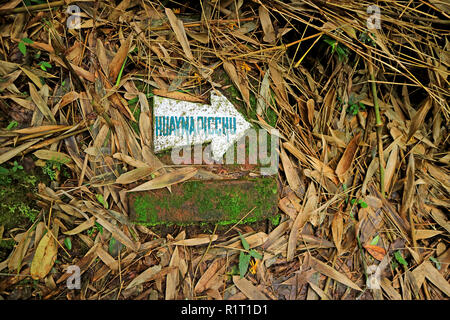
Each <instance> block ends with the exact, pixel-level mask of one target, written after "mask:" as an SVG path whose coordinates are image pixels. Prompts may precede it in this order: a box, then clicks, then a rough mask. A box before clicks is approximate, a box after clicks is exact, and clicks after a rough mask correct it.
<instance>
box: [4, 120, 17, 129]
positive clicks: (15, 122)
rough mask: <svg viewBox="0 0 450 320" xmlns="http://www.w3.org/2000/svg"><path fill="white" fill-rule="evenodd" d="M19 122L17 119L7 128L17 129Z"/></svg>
mask: <svg viewBox="0 0 450 320" xmlns="http://www.w3.org/2000/svg"><path fill="white" fill-rule="evenodd" d="M18 125H19V123H18V122H17V121H16V120H13V121H11V122H10V123H9V124H8V126H7V127H6V130H13V129H15V128H16V127H17V126H18Z"/></svg>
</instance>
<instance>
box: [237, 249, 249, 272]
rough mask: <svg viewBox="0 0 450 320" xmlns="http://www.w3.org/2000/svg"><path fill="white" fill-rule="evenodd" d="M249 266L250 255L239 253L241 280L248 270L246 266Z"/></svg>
mask: <svg viewBox="0 0 450 320" xmlns="http://www.w3.org/2000/svg"><path fill="white" fill-rule="evenodd" d="M249 264H250V255H249V254H246V253H244V252H243V251H241V253H240V254H239V274H240V275H241V278H243V277H244V276H245V274H246V273H247V270H248V265H249Z"/></svg>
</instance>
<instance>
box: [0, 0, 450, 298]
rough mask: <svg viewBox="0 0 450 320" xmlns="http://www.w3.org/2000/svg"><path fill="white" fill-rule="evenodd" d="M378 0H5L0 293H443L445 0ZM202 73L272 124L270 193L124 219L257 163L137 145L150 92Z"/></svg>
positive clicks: (149, 138) (193, 97)
mask: <svg viewBox="0 0 450 320" xmlns="http://www.w3.org/2000/svg"><path fill="white" fill-rule="evenodd" d="M378 3H379V5H380V7H377V6H373V5H372V3H371V2H368V1H361V0H349V1H338V0H336V1H334V0H333V1H321V0H294V1H290V2H288V1H268V0H261V1H226V0H212V1H207V0H205V1H195V2H186V3H185V4H182V3H179V2H176V1H149V0H123V1H95V2H94V1H92V2H89V1H65V2H63V1H55V2H51V1H50V2H47V1H20V0H12V1H1V2H0V40H1V41H0V128H1V129H0V300H2V299H5V300H17V299H81V300H84V299H88V300H96V299H120V300H123V299H135V300H147V299H151V300H157V299H167V300H169V299H208V300H211V299H226V300H228V299H229V300H242V299H250V300H253V299H259V300H261V299H273V300H327V299H332V300H355V299H361V300H381V299H384V300H411V299H414V300H443V299H448V298H449V296H450V285H449V268H448V266H449V262H450V248H449V247H450V245H449V244H450V243H449V232H450V222H449V219H448V208H449V206H450V202H449V191H450V172H449V164H450V153H449V148H448V146H449V138H448V137H449V135H448V120H449V117H450V108H449V105H448V97H449V82H448V75H449V70H448V67H449V66H450V52H449V50H450V42H449V38H448V36H449V32H448V25H449V23H450V20H449V15H450V6H449V5H448V4H446V3H445V2H442V1H436V0H425V1H390V2H386V1H384V2H378ZM213 92H219V93H222V94H224V95H225V96H226V97H227V99H228V100H229V101H231V103H232V104H233V105H234V106H235V107H236V109H237V110H239V112H241V114H242V115H243V116H244V117H245V119H246V120H247V121H248V122H250V123H251V125H252V126H253V127H254V128H258V129H260V130H266V131H267V132H271V133H273V132H274V131H273V129H276V130H278V134H277V138H278V139H279V146H278V149H277V150H276V157H277V159H279V163H277V164H278V170H277V172H276V174H275V175H273V176H272V178H273V179H275V180H276V185H277V187H276V188H274V189H273V190H272V189H271V190H269V191H267V192H268V194H270V192H272V191H273V194H276V195H277V197H278V198H275V202H274V204H275V206H274V210H275V211H276V212H274V213H273V215H272V216H270V217H269V218H264V219H262V220H258V221H255V220H248V219H247V220H246V218H248V217H250V216H247V215H249V214H251V213H252V210H253V209H252V210H250V211H248V212H247V210H243V209H242V208H243V207H242V208H241V207H239V206H237V205H236V206H235V207H232V208H231V210H232V211H233V210H234V211H233V212H234V213H235V214H238V215H237V216H233V219H231V220H230V221H229V223H225V222H226V221H209V222H208V221H206V222H203V223H190V224H189V223H188V224H186V223H178V224H177V223H161V224H155V223H152V224H145V225H144V224H139V223H135V219H134V218H133V216H132V214H131V212H132V208H130V207H132V206H133V205H134V204H133V203H130V202H129V195H130V193H129V191H130V190H132V189H137V190H141V191H142V190H143V191H145V192H147V191H148V190H152V192H154V193H149V194H150V195H152V194H154V195H156V194H158V192H166V193H167V194H169V191H168V190H172V191H173V192H174V190H178V189H177V188H183V187H186V186H188V185H189V183H192V182H194V181H199V180H205V179H206V180H218V179H219V180H220V183H223V185H224V186H225V185H227V180H226V179H225V178H227V179H229V178H233V179H234V178H239V179H244V178H248V177H258V176H259V175H260V165H259V164H257V165H255V164H251V163H250V162H249V163H247V162H246V163H244V164H241V165H232V166H227V165H222V164H217V163H212V164H208V163H202V164H196V163H193V164H184V165H177V164H174V163H173V162H172V161H171V158H170V152H163V153H155V152H153V150H154V149H153V139H154V138H155V137H154V136H153V132H154V130H153V122H154V119H153V113H152V110H153V99H154V98H153V97H154V96H160V97H167V98H172V99H177V100H184V101H190V102H199V103H204V104H207V103H209V102H210V100H209V98H210V95H211V93H213ZM211 108H212V107H211ZM249 152H250V151H248V152H247V156H250V155H249ZM223 190H224V189H223ZM253 190H255V192H257V188H256V187H255V188H254V189H252V188H249V189H246V190H245V192H247V193H249V194H250V195H251V193H252V192H253ZM219 192H220V189H219ZM211 194H212V195H213V196H211V198H212V199H213V200H212V201H214V199H216V200H217V199H219V198H220V197H221V195H220V193H219V194H214V193H211ZM201 196H202V199H203V200H202V201H203V202H204V201H205V200H204V199H205V197H204V195H201ZM205 196H206V195H205ZM236 198H238V196H236V197H235V196H230V201H231V200H233V201H234V200H235V199H236ZM254 198H256V199H260V201H259V202H258V201H257V200H252V201H256V202H258V203H263V202H264V201H267V203H268V204H267V206H269V205H270V201H272V200H273V197H267V198H265V197H260V196H258V197H255V196H254V195H253V198H252V197H251V199H254ZM271 199H272V200H271ZM236 201H237V200H236ZM194 202H195V201H194ZM231 202H232V201H231ZM232 203H234V202H232ZM167 205H168V206H169V207H170V205H171V204H170V203H169V204H167ZM177 206H179V204H177ZM153 207H154V206H153V205H152V209H151V210H156V209H153ZM255 207H256V206H255ZM262 207H264V205H262ZM236 208H237V209H236ZM263 209H264V208H262V209H261V210H263ZM266 209H267V208H266ZM156 211H158V210H156ZM188 211H189V210H188ZM187 214H191V215H192V214H193V213H192V212H188V213H187ZM153 222H154V221H153ZM74 268H75V269H76V270H79V272H80V278H79V279H80V282H79V290H73V287H71V285H77V281H76V279H75V280H74V278H73V274H72V272H73V270H75V269H74ZM78 268H79V269H78Z"/></svg>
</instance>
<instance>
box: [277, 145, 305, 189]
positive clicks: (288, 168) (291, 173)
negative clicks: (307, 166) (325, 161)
mask: <svg viewBox="0 0 450 320" xmlns="http://www.w3.org/2000/svg"><path fill="white" fill-rule="evenodd" d="M280 158H281V162H282V164H283V169H284V173H285V175H286V179H287V181H288V183H289V186H290V187H291V189H292V191H294V192H295V194H296V195H297V196H299V197H301V196H302V192H301V190H302V183H301V181H300V177H299V176H298V172H297V170H296V169H295V168H294V166H293V164H292V162H291V160H290V159H289V157H288V155H287V154H286V152H285V151H284V149H281V152H280Z"/></svg>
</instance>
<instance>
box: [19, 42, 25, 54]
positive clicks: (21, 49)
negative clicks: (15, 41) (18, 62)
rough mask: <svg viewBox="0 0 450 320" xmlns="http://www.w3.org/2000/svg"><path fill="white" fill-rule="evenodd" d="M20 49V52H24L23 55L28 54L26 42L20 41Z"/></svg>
mask: <svg viewBox="0 0 450 320" xmlns="http://www.w3.org/2000/svg"><path fill="white" fill-rule="evenodd" d="M18 47H19V50H20V52H22V54H23V55H26V54H27V46H26V45H25V43H24V42H22V41H20V42H19V45H18Z"/></svg>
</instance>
